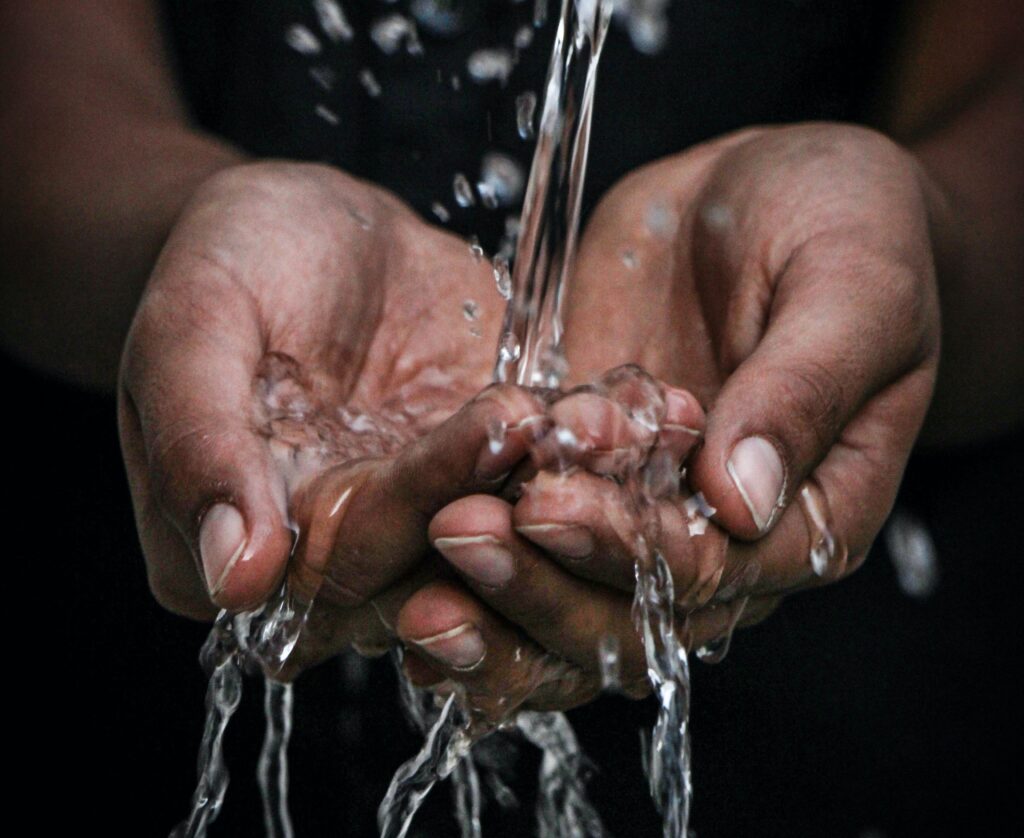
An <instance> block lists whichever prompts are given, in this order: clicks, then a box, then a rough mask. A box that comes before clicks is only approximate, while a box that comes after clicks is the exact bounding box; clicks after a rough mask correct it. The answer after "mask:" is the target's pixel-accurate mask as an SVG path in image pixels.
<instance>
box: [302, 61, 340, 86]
mask: <svg viewBox="0 0 1024 838" xmlns="http://www.w3.org/2000/svg"><path fill="white" fill-rule="evenodd" d="M309 77H310V78H311V79H313V81H315V82H316V83H317V84H318V85H320V87H322V88H323V89H324V90H327V91H331V90H333V89H334V83H335V82H336V81H337V78H338V77H337V75H336V74H335V72H334V70H332V69H331V68H330V67H324V66H323V65H318V66H316V67H310V68H309Z"/></svg>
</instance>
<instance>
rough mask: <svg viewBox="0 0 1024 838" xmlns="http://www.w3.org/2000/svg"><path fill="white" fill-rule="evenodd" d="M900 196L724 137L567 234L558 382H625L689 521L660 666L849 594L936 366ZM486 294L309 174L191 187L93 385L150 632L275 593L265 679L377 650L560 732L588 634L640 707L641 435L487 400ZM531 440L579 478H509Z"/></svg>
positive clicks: (615, 195) (481, 276) (490, 355)
mask: <svg viewBox="0 0 1024 838" xmlns="http://www.w3.org/2000/svg"><path fill="white" fill-rule="evenodd" d="M928 189H929V187H928V184H927V181H926V179H925V176H924V175H923V173H922V172H921V170H920V168H919V167H918V166H917V164H916V163H915V162H914V160H913V158H912V157H911V156H910V155H909V154H907V153H906V152H904V151H903V150H901V149H900V148H899V147H897V146H896V145H894V144H893V143H891V142H889V141H888V140H886V139H885V138H884V137H882V136H880V135H877V134H874V133H872V132H870V131H867V130H865V129H860V128H855V127H850V126H841V125H828V124H815V125H800V126H791V127H784V128H771V129H751V130H748V131H744V132H740V133H738V134H734V135H729V136H727V137H724V138H721V139H718V140H715V141H712V142H709V143H706V144H704V145H701V146H698V147H696V148H693V149H691V150H689V151H687V152H685V153H683V154H680V155H677V156H673V157H670V158H667V159H664V160H661V161H659V162H656V163H654V164H651V165H649V166H646V167H644V168H642V169H640V170H637V171H636V172H634V173H632V174H630V175H629V176H627V177H626V178H625V179H624V180H622V181H621V182H620V183H619V184H618V185H617V186H616V187H615V188H613V189H612V190H611V191H610V192H609V193H608V194H607V196H605V198H604V200H603V201H602V202H601V204H600V205H599V207H598V208H597V210H596V211H595V212H594V214H593V216H592V217H591V219H590V221H589V223H588V225H587V229H586V231H585V233H584V235H583V237H582V240H581V243H580V247H579V253H578V258H577V263H576V267H575V272H574V277H573V280H572V286H571V293H570V297H569V299H568V301H567V317H566V321H567V338H566V345H565V348H566V352H567V356H568V360H569V364H570V370H571V374H570V375H571V378H570V383H584V382H588V381H591V380H593V379H596V378H598V377H600V376H601V375H602V374H604V373H605V372H606V371H607V370H609V369H612V368H615V367H617V366H619V365H622V364H627V363H632V364H637V365H639V366H641V367H642V368H643V369H645V370H646V371H648V372H649V373H650V374H651V375H652V376H654V377H656V378H657V380H658V381H659V382H660V387H661V389H662V393H663V400H662V405H661V407H660V408H659V415H658V422H659V426H660V427H659V430H658V431H657V432H656V433H653V434H651V435H650V436H649V437H648V438H646V439H641V440H640V441H641V443H642V446H643V450H644V451H645V452H646V455H647V456H651V457H661V458H663V459H666V458H667V460H668V461H670V462H671V464H672V468H673V469H676V468H679V467H683V468H684V469H685V471H684V472H683V474H684V477H683V484H684V488H685V493H684V494H688V493H691V492H692V493H695V492H697V491H699V492H701V493H702V494H703V496H704V498H706V501H707V503H708V504H710V506H711V507H713V508H714V510H715V514H714V516H713V521H714V524H713V525H712V526H710V527H709V528H708V529H707V531H706V532H705V533H704V534H696V532H695V533H694V534H693V535H691V528H690V527H688V523H689V522H690V520H691V516H690V515H689V513H690V512H692V504H691V506H690V507H689V508H687V507H686V505H685V503H684V500H683V498H684V494H679V493H674V492H668V493H663V495H662V496H661V497H660V498H659V499H658V500H657V503H656V506H655V512H656V515H657V517H658V519H659V521H658V523H659V527H658V533H659V536H658V538H659V544H658V545H657V547H658V549H659V550H660V551H661V552H662V554H663V555H664V557H665V560H666V562H667V564H668V567H669V568H670V570H671V573H672V576H673V580H674V587H675V592H676V595H677V601H678V607H679V611H680V615H681V616H682V615H683V614H685V615H687V619H686V621H685V625H686V628H685V634H686V641H687V642H688V643H689V644H692V645H693V646H699V645H700V644H703V643H706V642H709V641H712V640H714V639H716V638H718V637H720V636H721V635H722V634H723V633H725V632H727V631H728V630H729V628H730V627H731V625H732V624H733V623H734V622H736V620H737V619H739V620H740V621H741V624H742V623H743V622H754V621H756V620H758V619H759V618H762V617H764V616H765V615H766V614H768V613H769V612H770V611H771V610H772V609H773V608H774V606H775V604H776V603H777V602H778V600H779V598H780V597H782V596H783V595H785V594H787V593H789V592H792V591H795V590H798V589H800V588H803V587H808V586H811V585H815V584H819V583H820V582H821V581H823V580H824V581H828V580H830V579H835V578H838V577H839V576H842V575H843V574H845V573H846V572H848V571H850V570H852V569H853V568H855V567H856V566H857V565H858V563H859V562H860V561H861V560H862V559H863V558H864V556H865V555H866V553H867V551H868V548H869V546H870V544H871V542H872V540H873V539H874V537H875V536H876V535H877V533H878V531H879V530H880V528H881V526H882V524H883V523H884V521H885V519H886V517H887V515H888V512H889V509H890V507H891V504H892V502H893V499H894V497H895V494H896V490H897V488H898V484H899V481H900V478H901V475H902V471H903V468H904V466H905V463H906V460H907V457H908V455H909V452H910V450H911V447H912V445H913V443H914V440H915V438H916V435H917V433H918V430H919V428H920V426H921V423H922V421H923V419H924V416H925V412H926V410H927V407H928V403H929V400H930V396H931V392H932V388H933V384H934V379H935V374H936V367H937V360H938V348H939V307H938V295H937V291H936V284H935V276H934V266H933V258H932V246H931V243H930V236H929V219H928V210H927V204H928V201H927V198H926V196H927V192H928ZM493 282H494V281H493V278H492V276H491V268H490V265H489V264H488V263H487V262H486V260H480V259H477V258H474V256H473V255H472V254H471V252H470V249H469V248H468V246H467V245H466V243H465V242H464V241H462V240H461V239H458V238H456V237H454V236H452V235H450V234H448V233H446V232H445V231H443V230H440V229H438V228H436V227H433V226H431V225H429V224H427V223H425V222H424V221H423V220H422V219H420V218H419V217H418V216H416V215H415V214H414V213H413V212H412V211H411V210H410V209H408V208H407V207H406V206H405V205H403V204H402V203H401V202H400V201H398V200H397V199H395V198H394V197H392V196H391V195H389V194H387V193H385V192H383V191H382V190H380V189H378V188H376V187H374V186H372V185H369V184H366V183H364V182H360V181H357V180H355V179H353V178H351V177H348V176H346V175H345V174H343V173H341V172H339V171H337V170H335V169H331V168H327V167H324V166H317V165H305V164H295V163H285V162H264V163H255V164H249V165H243V166H239V167H237V168H233V169H229V170H226V171H223V172H221V173H219V174H217V175H215V176H214V177H213V178H211V179H210V180H209V181H208V182H207V183H205V184H204V185H203V186H202V187H201V188H200V189H199V190H198V192H197V193H196V194H195V196H194V197H193V199H192V201H191V202H190V204H189V205H188V207H187V208H186V210H185V211H184V212H183V214H182V216H181V218H180V219H179V221H178V223H177V224H176V227H175V229H174V230H173V232H172V233H171V235H170V237H169V239H168V241H167V243H166V246H165V248H164V250H163V253H162V255H161V256H160V258H159V260H158V263H157V265H156V267H155V269H154V271H153V275H152V278H151V280H150V282H149V284H148V287H147V289H146V292H145V294H144V297H143V299H142V301H141V304H140V306H139V309H138V312H137V314H136V317H135V321H134V324H133V326H132V329H131V332H130V335H129V338H128V341H127V344H126V348H125V354H124V360H123V364H122V373H121V385H120V406H119V421H120V428H121V438H122V445H123V450H124V457H125V462H126V465H127V470H128V476H129V481H130V485H131V491H132V496H133V500H134V504H135V510H136V518H137V523H138V528H139V533H140V537H141V541H142V546H143V550H144V552H145V557H146V562H147V567H148V572H149V579H150V584H151V587H152V589H153V591H154V593H155V595H156V597H157V598H158V600H159V601H160V602H161V603H162V604H164V605H165V606H166V607H168V608H170V609H172V610H174V611H177V612H180V613H183V614H187V615H190V616H194V617H198V618H209V617H211V616H212V615H213V614H215V613H216V610H217V608H226V609H229V610H242V609H248V608H252V607H254V606H256V605H258V604H259V603H261V602H263V601H264V600H266V599H267V597H268V596H270V595H271V594H272V593H273V592H274V591H275V590H276V589H277V588H278V586H279V585H280V584H281V583H282V581H283V580H284V579H285V577H286V575H287V576H288V577H289V581H290V585H291V586H292V587H293V588H294V589H295V590H296V591H297V592H299V593H300V594H301V595H302V596H304V597H306V598H307V599H308V600H311V601H313V603H314V605H313V609H312V612H311V614H310V617H309V620H308V623H307V625H306V629H305V632H304V636H303V638H302V640H300V643H299V645H298V646H297V647H296V650H295V652H294V653H293V656H292V659H291V660H290V662H289V669H288V671H289V674H294V673H295V672H297V671H298V670H300V669H301V668H303V667H305V666H308V665H310V664H312V663H314V662H316V661H317V660H319V659H322V658H323V657H325V656H327V655H330V654H333V653H335V652H338V651H340V650H341V649H343V648H345V647H346V646H348V645H350V644H351V645H354V646H355V647H356V648H357V649H360V650H363V651H366V652H371V653H372V652H377V651H382V650H384V649H386V648H388V647H389V646H392V645H394V644H395V643H399V644H401V645H402V646H403V647H404V648H405V650H406V655H405V663H404V666H405V668H406V672H407V674H408V675H409V676H410V677H411V678H412V680H413V681H414V683H416V684H418V685H421V686H432V687H434V688H435V689H438V690H444V689H450V688H453V686H455V685H457V687H458V688H459V689H462V690H464V691H465V693H466V694H467V695H468V696H470V697H471V698H472V700H473V701H474V703H475V704H476V706H478V707H483V708H485V711H486V708H488V707H491V708H492V709H493V712H494V713H495V714H500V712H502V708H508V707H509V696H512V697H514V701H515V703H517V704H521V705H523V706H528V707H532V708H536V709H553V708H565V707H570V706H573V705H576V704H579V703H582V702H584V701H587V700H589V699H590V698H591V697H593V696H594V695H595V694H596V693H597V691H598V690H599V689H600V687H601V680H600V667H599V655H598V651H597V650H598V646H599V643H600V642H601V641H602V638H605V637H609V636H610V637H612V638H614V640H615V641H617V645H618V647H619V650H620V667H621V680H622V688H623V690H624V691H626V692H627V693H629V694H633V695H642V694H644V692H645V689H646V680H645V674H646V667H645V663H644V656H643V650H642V647H641V644H640V641H639V639H638V637H637V634H636V631H635V628H634V623H633V618H632V616H631V606H632V602H633V589H634V584H635V581H634V559H635V549H634V548H635V543H636V542H635V538H636V535H637V533H636V532H635V519H634V518H633V517H632V516H631V514H630V513H629V510H627V509H626V508H625V507H624V505H623V503H622V492H621V488H620V486H619V483H618V481H617V480H616V479H615V478H616V477H621V474H617V470H619V469H621V467H622V463H621V462H620V460H621V458H620V457H618V456H617V455H618V454H619V453H621V452H628V451H630V450H636V445H637V440H638V436H637V434H638V433H639V434H640V436H641V437H642V435H643V433H644V431H643V430H642V429H641V430H638V429H637V426H636V423H635V422H634V421H632V420H631V419H630V417H629V415H628V405H624V404H623V403H622V402H621V400H617V399H616V398H615V397H614V395H613V394H610V393H609V392H608V391H607V390H602V389H600V388H598V389H597V390H591V391H586V390H584V391H580V392H576V393H570V394H569V395H566V396H564V397H563V398H561V399H559V400H556V401H555V402H554V403H553V404H552V403H548V402H544V401H542V400H541V399H540V398H539V397H538V396H537V395H536V394H534V393H531V392H530V391H528V390H525V389H522V388H518V387H515V386H512V385H491V386H488V384H489V381H490V378H491V372H492V366H493V360H494V347H495V346H496V343H497V337H498V333H499V330H500V327H501V320H502V315H503V310H504V301H503V300H501V299H500V297H499V295H498V294H497V292H496V291H495V290H494V286H493ZM466 300H473V301H476V302H477V303H478V308H479V313H478V316H477V319H476V320H475V321H474V322H469V321H467V319H466V317H465V315H464V311H463V308H464V306H463V303H464V301H466ZM469 310H470V311H472V310H473V307H472V306H470V307H469ZM556 426H557V427H561V428H563V429H566V430H569V431H571V432H572V434H573V435H574V436H575V438H576V439H577V440H579V441H580V443H581V447H580V450H578V451H577V452H576V454H575V455H574V456H575V457H576V459H575V461H574V462H573V463H571V465H572V466H573V467H572V468H570V469H568V470H563V471H561V472H559V471H556V470H545V469H541V470H539V471H538V470H537V469H536V468H534V467H532V466H531V456H530V453H531V450H533V459H532V462H533V463H536V459H537V458H536V447H537V444H538V441H540V440H542V439H543V437H544V435H545V434H550V433H551V432H552V428H553V427H556ZM496 429H498V430H497V432H496ZM648 432H649V429H648ZM496 433H497V434H498V436H499V437H500V439H499V440H498V441H499V442H500V444H495V443H496V439H495V437H496ZM808 481H811V483H809V482H808ZM808 485H813V486H814V498H815V499H816V505H815V510H816V514H817V515H819V516H824V517H827V518H828V519H829V520H828V524H829V529H830V530H831V532H832V533H833V534H834V535H835V536H836V538H837V539H838V540H840V541H841V542H842V544H843V548H842V549H841V553H842V555H841V556H840V561H839V563H838V565H835V566H833V567H831V568H830V569H829V572H828V573H826V574H825V575H824V576H820V575H819V574H817V573H816V572H815V569H814V567H813V566H812V563H811V562H810V561H809V559H808V554H809V550H810V548H811V546H812V543H811V542H812V540H813V538H814V537H815V521H814V520H813V518H814V517H815V515H811V516H809V514H808V510H807V508H805V507H804V506H802V505H801V504H799V503H797V502H795V499H796V498H797V497H798V495H799V493H800V492H801V490H802V489H803V488H805V487H806V486H808ZM818 523H821V521H819V522H818ZM698 531H699V530H698Z"/></svg>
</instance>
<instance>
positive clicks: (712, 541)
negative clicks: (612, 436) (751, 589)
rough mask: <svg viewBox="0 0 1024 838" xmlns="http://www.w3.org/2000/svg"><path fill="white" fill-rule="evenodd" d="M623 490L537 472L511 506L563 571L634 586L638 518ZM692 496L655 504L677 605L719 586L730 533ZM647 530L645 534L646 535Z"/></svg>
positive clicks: (583, 476)
mask: <svg viewBox="0 0 1024 838" xmlns="http://www.w3.org/2000/svg"><path fill="white" fill-rule="evenodd" d="M632 507H633V504H632V503H631V502H630V499H629V497H628V494H627V492H626V490H625V489H624V488H623V487H622V486H619V485H617V484H615V483H614V482H612V481H609V480H605V479H602V478H600V477H597V476H596V475H592V474H588V473H586V472H575V473H573V474H571V475H552V474H550V473H546V472H545V473H541V474H539V475H537V477H536V478H534V480H533V481H531V482H530V483H529V484H527V486H526V487H524V492H523V496H522V497H521V498H520V500H519V501H518V502H517V504H516V506H515V509H514V512H513V523H514V525H515V530H516V532H517V533H518V534H519V535H520V536H521V537H523V538H525V539H527V540H529V541H530V542H531V543H532V544H533V545H535V546H536V547H539V548H540V549H542V550H543V551H545V553H546V554H547V555H548V556H549V557H550V558H551V559H552V560H553V561H555V562H557V563H558V564H560V565H561V566H562V567H563V568H564V569H565V570H566V571H567V572H569V573H571V574H573V575H575V576H579V577H581V578H584V579H590V580H593V581H595V582H599V583H601V584H603V585H608V586H611V587H613V588H617V589H618V590H621V591H623V592H631V591H632V590H633V589H634V587H635V585H636V578H635V572H634V565H635V562H636V558H637V551H638V543H639V541H638V540H639V536H640V532H639V531H638V527H639V526H640V525H641V524H640V521H639V519H638V518H637V516H636V514H635V512H634V511H633V508H632ZM700 510H701V507H700V505H699V504H698V503H696V502H695V501H694V500H692V499H684V498H682V497H679V496H676V497H672V498H666V499H663V500H661V501H659V502H658V503H657V504H656V507H655V512H656V514H657V528H656V530H657V532H656V536H655V537H656V546H657V547H658V549H659V550H660V551H661V553H662V555H663V556H664V557H665V561H666V563H667V565H668V568H669V571H670V572H671V574H672V579H673V584H674V590H675V595H676V599H677V602H678V603H679V604H680V606H681V607H688V606H691V605H693V604H699V603H702V602H706V601H707V600H708V599H709V598H710V596H711V595H712V594H713V593H714V592H715V590H717V588H718V584H719V580H720V579H721V575H722V572H723V569H724V565H725V557H726V545H727V544H728V539H727V537H726V536H725V534H724V533H723V532H722V531H721V530H720V529H719V528H718V527H714V526H711V525H709V524H708V522H707V520H706V519H705V518H704V517H703V515H701V512H700ZM649 537H650V536H649V535H648V538H649Z"/></svg>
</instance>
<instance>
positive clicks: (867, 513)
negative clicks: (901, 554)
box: [722, 370, 932, 596]
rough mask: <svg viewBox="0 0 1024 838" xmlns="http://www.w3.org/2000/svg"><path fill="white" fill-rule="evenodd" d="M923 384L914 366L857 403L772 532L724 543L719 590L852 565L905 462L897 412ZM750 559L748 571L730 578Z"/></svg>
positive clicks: (833, 573)
mask: <svg viewBox="0 0 1024 838" xmlns="http://www.w3.org/2000/svg"><path fill="white" fill-rule="evenodd" d="M931 386H932V382H931V375H930V373H929V372H928V371H926V370H924V371H918V372H915V373H912V374H910V375H908V376H905V377H904V378H903V379H901V380H900V381H899V382H897V383H896V384H894V385H892V386H890V387H888V388H886V389H885V390H883V391H882V392H881V393H879V394H878V395H877V396H875V397H874V398H873V399H872V400H871V401H870V402H869V403H868V404H867V405H865V407H864V408H863V409H862V410H861V412H860V413H858V414H857V416H856V417H854V419H853V420H852V421H851V422H850V423H849V425H848V426H847V428H846V429H845V430H844V432H843V434H842V436H841V438H840V439H839V441H838V442H837V443H836V444H835V445H834V446H833V448H832V451H831V452H830V453H829V455H828V456H827V457H826V458H825V460H824V462H822V463H821V465H819V466H818V467H817V468H816V469H815V471H814V473H813V475H812V476H811V477H810V478H808V479H807V480H805V481H804V482H803V483H802V484H801V485H800V487H799V489H798V491H797V492H796V499H795V501H794V502H793V503H792V504H791V505H790V506H789V507H788V508H787V509H786V511H785V512H784V513H783V514H782V516H781V517H780V518H779V521H778V524H777V525H776V526H775V527H774V528H773V529H772V531H771V532H770V533H769V534H768V535H766V536H765V537H764V538H761V539H759V540H758V541H756V542H749V543H743V542H739V541H733V542H732V544H731V545H730V547H729V551H728V556H727V560H726V565H727V569H726V572H725V574H724V576H723V581H722V586H723V588H722V591H723V594H722V595H724V596H737V595H743V594H754V595H770V594H779V593H786V592H790V591H795V590H799V589H801V588H805V587H811V586H816V585H820V584H823V583H825V582H830V581H834V580H836V579H839V578H842V577H843V576H845V575H847V574H849V573H850V572H852V571H853V570H855V569H856V568H857V567H858V566H859V565H860V563H861V562H862V561H863V559H864V558H865V556H866V555H867V553H868V550H869V549H870V547H871V544H872V542H873V540H874V538H875V537H876V535H877V534H878V532H879V530H880V529H881V527H882V525H883V524H884V523H885V520H886V519H887V518H888V515H889V512H890V511H891V509H892V504H893V502H894V500H895V496H896V491H897V489H898V487H899V483H900V478H901V476H902V473H903V469H904V467H905V465H906V459H907V456H908V454H909V451H910V448H911V445H912V442H913V435H914V433H915V430H914V428H913V427H912V423H909V422H907V421H906V419H905V416H903V414H904V413H905V411H906V410H907V409H908V408H907V405H908V404H910V403H915V402H916V401H917V400H918V399H923V400H927V393H928V392H930V388H931ZM755 566H756V567H757V574H756V578H752V581H750V583H749V584H744V583H742V582H741V583H740V584H739V585H736V584H735V580H736V578H737V576H738V575H739V574H742V573H743V572H747V573H749V569H750V568H752V567H755ZM744 569H747V570H746V571H744Z"/></svg>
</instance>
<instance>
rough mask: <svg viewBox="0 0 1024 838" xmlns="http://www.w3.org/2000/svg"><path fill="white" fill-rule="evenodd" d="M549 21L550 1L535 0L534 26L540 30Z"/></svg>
mask: <svg viewBox="0 0 1024 838" xmlns="http://www.w3.org/2000/svg"><path fill="white" fill-rule="evenodd" d="M547 21H548V0H533V25H534V26H536V27H537V28H538V29H540V28H541V27H542V26H543V25H544V24H545V23H547Z"/></svg>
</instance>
